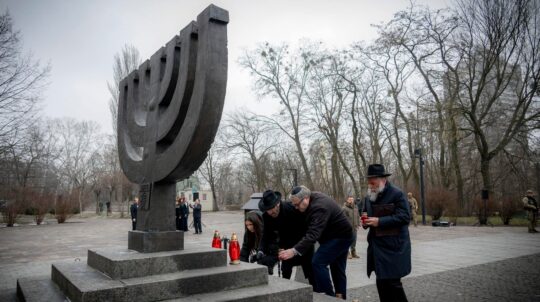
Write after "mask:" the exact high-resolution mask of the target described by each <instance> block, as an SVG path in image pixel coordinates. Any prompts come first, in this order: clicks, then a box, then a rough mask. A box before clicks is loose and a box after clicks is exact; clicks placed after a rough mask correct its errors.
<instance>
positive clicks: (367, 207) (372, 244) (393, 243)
mask: <svg viewBox="0 0 540 302" xmlns="http://www.w3.org/2000/svg"><path fill="white" fill-rule="evenodd" d="M389 204H393V205H394V213H393V214H391V215H387V216H382V217H379V226H378V227H376V228H375V227H370V229H369V233H368V244H369V245H368V250H367V258H368V259H367V274H368V277H369V276H370V275H371V272H373V271H375V274H376V275H377V279H397V278H401V277H404V276H406V275H408V274H409V273H410V272H411V240H410V238H409V221H410V212H409V203H408V202H407V198H406V196H405V194H404V193H403V192H402V191H401V190H400V189H399V188H398V187H396V186H394V185H392V184H391V183H390V182H387V183H386V187H385V188H384V190H383V191H382V192H381V193H379V195H378V197H377V200H375V201H374V202H372V201H370V200H369V197H366V199H365V202H364V209H363V211H364V212H367V213H368V216H369V217H374V214H373V208H374V206H377V205H378V206H380V205H389ZM376 229H379V230H376ZM377 231H382V232H380V233H379V236H377V234H376V232H377ZM383 233H386V234H383ZM392 233H394V234H392Z"/></svg>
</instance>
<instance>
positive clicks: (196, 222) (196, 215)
mask: <svg viewBox="0 0 540 302" xmlns="http://www.w3.org/2000/svg"><path fill="white" fill-rule="evenodd" d="M190 207H191V208H192V209H193V227H194V228H195V233H193V234H202V223H201V218H202V213H201V212H202V205H201V201H200V200H199V199H198V198H197V199H195V203H194V204H193V205H190Z"/></svg>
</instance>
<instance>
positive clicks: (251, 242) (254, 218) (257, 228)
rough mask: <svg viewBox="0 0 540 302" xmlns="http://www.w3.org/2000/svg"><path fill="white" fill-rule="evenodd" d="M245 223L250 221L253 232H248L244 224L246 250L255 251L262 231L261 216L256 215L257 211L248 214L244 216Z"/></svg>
mask: <svg viewBox="0 0 540 302" xmlns="http://www.w3.org/2000/svg"><path fill="white" fill-rule="evenodd" d="M245 221H250V222H251V223H252V224H253V231H254V232H253V233H252V232H250V231H249V230H248V229H247V227H246V225H245V223H244V228H245V233H246V234H247V243H248V248H249V250H250V251H251V250H256V249H258V248H259V243H260V242H261V237H262V231H263V223H262V218H261V214H260V213H258V212H257V211H251V212H248V213H247V214H246V219H245ZM245 221H244V222H245Z"/></svg>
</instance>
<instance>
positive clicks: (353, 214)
mask: <svg viewBox="0 0 540 302" xmlns="http://www.w3.org/2000/svg"><path fill="white" fill-rule="evenodd" d="M342 209H343V214H345V216H347V219H349V222H350V223H351V225H352V228H353V241H352V244H351V247H350V252H349V256H348V257H347V258H348V259H352V258H360V257H359V256H358V254H356V231H357V229H358V227H359V226H360V215H359V213H358V208H357V207H356V203H355V202H354V198H353V197H352V196H349V197H347V201H345V204H344V205H343V207H342Z"/></svg>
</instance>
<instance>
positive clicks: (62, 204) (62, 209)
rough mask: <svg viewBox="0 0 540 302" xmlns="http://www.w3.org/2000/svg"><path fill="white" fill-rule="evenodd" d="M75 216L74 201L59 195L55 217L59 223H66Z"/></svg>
mask: <svg viewBox="0 0 540 302" xmlns="http://www.w3.org/2000/svg"><path fill="white" fill-rule="evenodd" d="M71 216H73V201H72V199H71V198H70V197H69V196H68V197H64V196H63V195H59V196H58V199H57V200H56V209H55V217H56V220H57V221H58V223H64V222H66V220H67V219H69V218H70V217H71Z"/></svg>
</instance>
